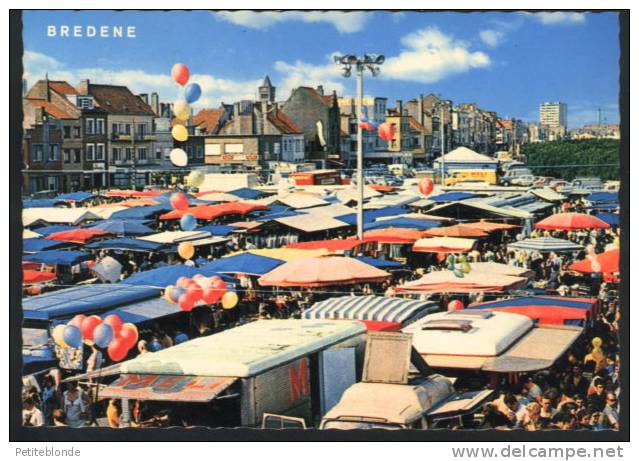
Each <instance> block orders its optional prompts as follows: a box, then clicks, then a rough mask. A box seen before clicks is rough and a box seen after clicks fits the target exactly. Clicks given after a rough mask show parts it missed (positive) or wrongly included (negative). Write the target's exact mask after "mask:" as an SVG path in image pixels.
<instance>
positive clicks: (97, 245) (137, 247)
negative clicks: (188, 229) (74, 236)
mask: <svg viewBox="0 0 639 461" xmlns="http://www.w3.org/2000/svg"><path fill="white" fill-rule="evenodd" d="M85 248H88V249H90V250H128V251H160V250H162V249H165V248H168V247H167V246H166V245H164V244H162V243H156V242H149V241H147V240H140V239H133V238H117V239H109V240H101V241H99V242H94V243H89V244H88V245H85Z"/></svg>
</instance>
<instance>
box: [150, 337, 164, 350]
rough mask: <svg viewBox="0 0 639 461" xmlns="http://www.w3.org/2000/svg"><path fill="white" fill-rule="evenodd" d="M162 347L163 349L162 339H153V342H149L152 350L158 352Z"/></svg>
mask: <svg viewBox="0 0 639 461" xmlns="http://www.w3.org/2000/svg"><path fill="white" fill-rule="evenodd" d="M160 349H162V344H160V341H158V340H157V339H155V340H153V341H151V344H149V350H150V351H151V352H157V351H159V350H160Z"/></svg>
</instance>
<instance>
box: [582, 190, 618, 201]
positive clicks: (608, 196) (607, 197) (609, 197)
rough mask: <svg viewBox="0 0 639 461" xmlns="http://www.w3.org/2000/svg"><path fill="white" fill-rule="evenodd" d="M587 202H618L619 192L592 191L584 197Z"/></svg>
mask: <svg viewBox="0 0 639 461" xmlns="http://www.w3.org/2000/svg"><path fill="white" fill-rule="evenodd" d="M585 199H586V200H587V201H589V202H593V203H596V202H615V203H617V202H619V194H618V193H617V192H593V193H592V194H590V195H588V196H586V197H585Z"/></svg>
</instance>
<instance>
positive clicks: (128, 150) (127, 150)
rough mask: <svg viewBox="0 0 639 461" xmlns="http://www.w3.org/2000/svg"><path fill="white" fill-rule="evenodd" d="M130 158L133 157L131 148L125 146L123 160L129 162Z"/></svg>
mask: <svg viewBox="0 0 639 461" xmlns="http://www.w3.org/2000/svg"><path fill="white" fill-rule="evenodd" d="M132 158H133V148H132V147H127V148H126V158H125V160H126V161H127V162H130V161H131V159H132Z"/></svg>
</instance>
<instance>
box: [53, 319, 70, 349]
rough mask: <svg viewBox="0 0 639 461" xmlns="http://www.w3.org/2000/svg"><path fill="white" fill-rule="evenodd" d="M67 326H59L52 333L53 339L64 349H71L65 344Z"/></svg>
mask: <svg viewBox="0 0 639 461" xmlns="http://www.w3.org/2000/svg"><path fill="white" fill-rule="evenodd" d="M65 327H66V325H62V324H61V325H57V326H56V327H55V328H54V329H53V331H52V332H51V337H52V338H53V341H55V343H56V344H57V345H58V346H60V347H61V348H62V349H66V348H67V347H69V345H68V344H67V343H65V342H64V329H65Z"/></svg>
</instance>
